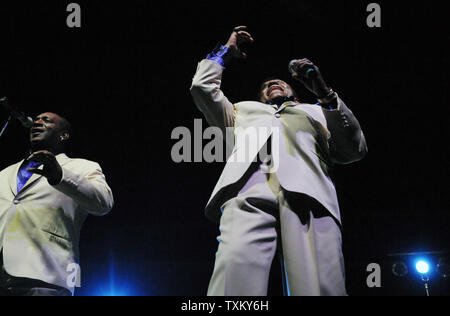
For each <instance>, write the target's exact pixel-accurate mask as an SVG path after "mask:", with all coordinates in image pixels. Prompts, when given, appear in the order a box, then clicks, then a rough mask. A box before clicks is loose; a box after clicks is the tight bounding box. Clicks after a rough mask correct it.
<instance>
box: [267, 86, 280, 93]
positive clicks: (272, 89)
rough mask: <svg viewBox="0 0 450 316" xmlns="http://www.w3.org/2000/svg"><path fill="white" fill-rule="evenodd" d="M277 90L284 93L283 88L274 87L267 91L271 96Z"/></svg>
mask: <svg viewBox="0 0 450 316" xmlns="http://www.w3.org/2000/svg"><path fill="white" fill-rule="evenodd" d="M275 90H279V91H283V88H281V87H280V86H272V87H270V88H269V90H268V91H267V95H271V94H272V92H274V91H275Z"/></svg>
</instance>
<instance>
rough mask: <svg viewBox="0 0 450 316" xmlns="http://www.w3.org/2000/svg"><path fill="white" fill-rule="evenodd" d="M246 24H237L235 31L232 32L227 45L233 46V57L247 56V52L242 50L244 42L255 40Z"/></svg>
mask: <svg viewBox="0 0 450 316" xmlns="http://www.w3.org/2000/svg"><path fill="white" fill-rule="evenodd" d="M246 30H247V27H246V26H237V27H235V28H234V30H233V33H231V35H230V38H229V39H228V42H227V43H226V44H225V46H227V47H229V48H231V50H232V53H233V57H236V58H247V54H246V53H245V52H243V51H242V50H241V48H240V47H241V45H242V44H244V43H253V42H254V41H255V40H254V39H253V37H252V36H251V35H250V33H249V32H247V31H246Z"/></svg>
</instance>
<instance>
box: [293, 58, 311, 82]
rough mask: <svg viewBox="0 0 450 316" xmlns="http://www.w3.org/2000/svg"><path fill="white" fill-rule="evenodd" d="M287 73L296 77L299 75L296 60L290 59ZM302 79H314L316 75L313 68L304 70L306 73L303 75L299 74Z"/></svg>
mask: <svg viewBox="0 0 450 316" xmlns="http://www.w3.org/2000/svg"><path fill="white" fill-rule="evenodd" d="M288 69H289V72H290V73H291V74H296V75H298V74H299V73H297V59H292V60H291V61H290V62H289V66H288ZM301 75H302V76H303V77H306V79H308V80H309V79H314V77H315V76H316V75H317V73H316V70H315V69H314V68H309V69H307V70H306V72H305V73H304V74H301Z"/></svg>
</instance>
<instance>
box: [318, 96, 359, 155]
mask: <svg viewBox="0 0 450 316" xmlns="http://www.w3.org/2000/svg"><path fill="white" fill-rule="evenodd" d="M323 113H324V115H325V118H326V121H327V127H328V130H329V131H330V133H331V139H330V153H331V159H332V160H333V161H334V162H335V163H338V164H349V163H352V162H355V161H358V160H361V159H362V158H363V157H364V156H365V155H366V154H367V144H366V139H365V137H364V133H363V132H362V130H361V126H360V124H359V122H358V120H357V119H356V117H355V115H353V113H352V111H351V110H350V109H349V108H348V107H347V106H346V105H345V103H344V102H343V101H342V100H341V99H340V98H338V107H337V109H336V110H326V109H323Z"/></svg>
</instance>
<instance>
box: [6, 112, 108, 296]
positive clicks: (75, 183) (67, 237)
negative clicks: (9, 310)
mask: <svg viewBox="0 0 450 316" xmlns="http://www.w3.org/2000/svg"><path fill="white" fill-rule="evenodd" d="M71 130H72V129H71V125H70V123H69V122H68V121H67V120H66V119H65V118H63V117H61V116H60V115H58V114H55V113H42V114H40V115H38V116H37V117H36V118H35V119H34V120H33V123H32V126H31V128H30V144H31V146H30V154H29V155H28V156H27V157H25V159H24V160H22V161H21V162H19V163H17V164H15V165H12V166H10V167H8V168H6V169H4V170H3V171H1V172H0V269H1V270H0V295H4V296H70V295H73V292H74V288H75V286H79V285H80V280H79V278H78V277H79V276H80V270H79V256H80V255H79V245H78V243H79V240H80V230H81V227H82V225H83V222H84V221H85V219H86V217H87V216H88V214H92V215H97V216H100V215H104V214H107V213H108V212H109V211H110V210H111V209H112V207H113V204H114V201H113V195H112V192H111V189H110V188H109V186H108V184H107V183H106V180H105V176H104V174H103V172H102V169H101V168H100V166H99V164H98V163H96V162H92V161H88V160H85V159H72V158H69V157H68V156H67V155H66V154H65V150H66V147H67V145H68V143H69V142H70V139H71V136H72V134H71ZM77 278H78V279H77Z"/></svg>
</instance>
